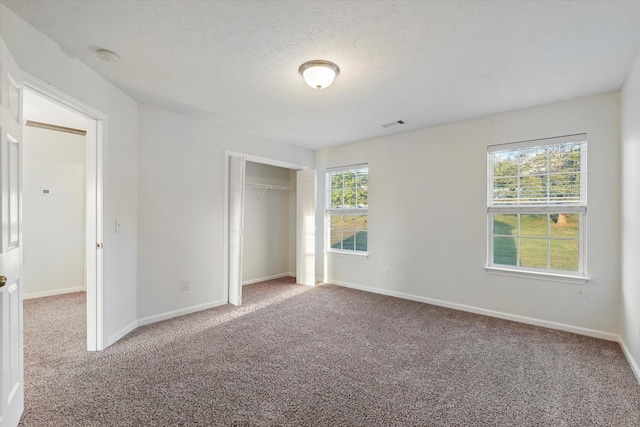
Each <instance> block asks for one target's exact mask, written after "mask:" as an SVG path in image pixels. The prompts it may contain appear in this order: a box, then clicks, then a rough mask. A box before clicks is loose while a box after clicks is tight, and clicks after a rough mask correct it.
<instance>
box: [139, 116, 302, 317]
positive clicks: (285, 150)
mask: <svg viewBox="0 0 640 427" xmlns="http://www.w3.org/2000/svg"><path fill="white" fill-rule="evenodd" d="M138 127H139V151H138V185H139V192H138V218H139V230H138V244H139V252H138V254H139V255H138V316H139V319H140V321H141V323H142V324H145V323H150V322H153V321H157V320H160V319H163V318H167V317H171V316H175V315H179V314H183V313H187V312H189V311H193V310H196V309H200V308H204V307H209V306H214V305H217V304H221V303H223V302H224V295H225V292H224V280H223V271H224V265H223V258H224V256H223V255H224V248H223V246H224V233H223V230H224V223H223V217H224V209H223V206H224V170H225V165H224V162H225V150H231V151H236V152H241V153H245V154H251V155H254V156H260V157H264V158H268V159H273V160H278V161H282V162H287V163H292V164H298V165H303V166H309V167H312V166H313V162H314V157H313V152H312V151H310V150H307V149H303V148H299V147H294V146H292V145H288V144H283V143H280V142H276V141H271V140H268V139H265V138H261V137H258V136H254V135H249V134H245V133H242V132H238V131H235V130H232V129H229V128H226V127H224V126H221V125H219V124H217V123H216V121H215V120H213V119H211V120H207V119H197V118H190V117H186V116H182V115H179V114H175V113H171V112H168V111H165V110H161V109H158V108H153V107H149V106H145V105H140V106H139V109H138ZM184 279H190V280H191V289H190V290H189V291H182V290H181V286H180V282H181V281H182V280H184Z"/></svg>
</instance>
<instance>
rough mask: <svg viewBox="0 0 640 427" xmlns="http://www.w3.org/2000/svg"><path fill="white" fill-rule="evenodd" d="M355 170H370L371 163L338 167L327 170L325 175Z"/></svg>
mask: <svg viewBox="0 0 640 427" xmlns="http://www.w3.org/2000/svg"><path fill="white" fill-rule="evenodd" d="M354 169H367V170H368V169H369V163H357V164H355V165H345V166H336V167H333V168H326V169H325V170H324V171H325V173H333V172H345V171H350V170H354Z"/></svg>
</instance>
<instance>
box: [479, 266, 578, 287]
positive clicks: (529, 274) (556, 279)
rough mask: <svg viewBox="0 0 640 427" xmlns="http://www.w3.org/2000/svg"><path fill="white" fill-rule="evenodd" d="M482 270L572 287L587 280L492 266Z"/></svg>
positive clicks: (564, 275)
mask: <svg viewBox="0 0 640 427" xmlns="http://www.w3.org/2000/svg"><path fill="white" fill-rule="evenodd" d="M484 269H485V270H487V273H490V274H497V275H500V276H511V277H522V278H527V279H536V280H545V281H548V282H560V283H571V284H573V285H585V284H586V283H587V281H588V280H589V278H588V277H586V276H578V275H575V274H562V273H546V272H542V271H530V270H529V271H525V270H516V269H513V268H503V267H494V266H491V267H490V266H486V267H485V268H484Z"/></svg>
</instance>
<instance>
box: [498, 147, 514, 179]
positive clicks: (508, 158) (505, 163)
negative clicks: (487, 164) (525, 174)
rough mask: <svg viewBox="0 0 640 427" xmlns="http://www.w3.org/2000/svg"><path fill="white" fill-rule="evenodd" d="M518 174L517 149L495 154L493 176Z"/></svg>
mask: <svg viewBox="0 0 640 427" xmlns="http://www.w3.org/2000/svg"><path fill="white" fill-rule="evenodd" d="M517 175H518V154H517V151H504V152H501V153H496V154H494V156H493V176H494V177H495V178H499V177H508V176H517Z"/></svg>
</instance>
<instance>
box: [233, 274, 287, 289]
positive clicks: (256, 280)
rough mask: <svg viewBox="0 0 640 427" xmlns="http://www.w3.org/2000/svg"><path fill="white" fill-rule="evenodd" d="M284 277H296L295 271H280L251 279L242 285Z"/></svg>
mask: <svg viewBox="0 0 640 427" xmlns="http://www.w3.org/2000/svg"><path fill="white" fill-rule="evenodd" d="M282 277H296V274H295V273H280V274H274V275H273V276H266V277H260V278H258V279H251V280H246V281H244V282H242V286H246V285H253V284H254V283H260V282H265V281H267V280H273V279H280V278H282Z"/></svg>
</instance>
